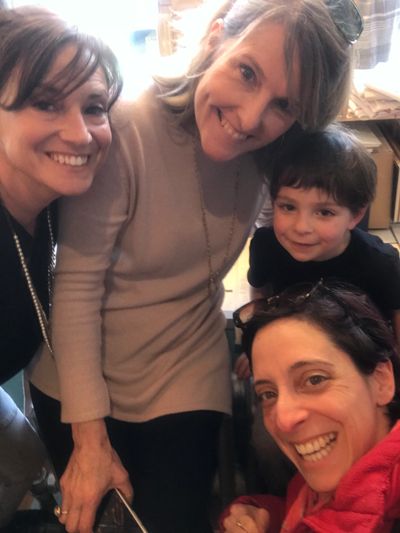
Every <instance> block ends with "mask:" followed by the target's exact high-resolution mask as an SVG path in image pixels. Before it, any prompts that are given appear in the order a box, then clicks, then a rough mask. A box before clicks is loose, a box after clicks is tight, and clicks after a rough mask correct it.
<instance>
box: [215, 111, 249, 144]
mask: <svg viewBox="0 0 400 533" xmlns="http://www.w3.org/2000/svg"><path fill="white" fill-rule="evenodd" d="M219 117H220V123H221V126H222V127H223V128H224V130H225V131H226V132H227V133H229V135H230V136H231V137H233V138H234V139H235V141H244V140H245V139H246V135H243V133H239V132H238V131H236V130H235V129H233V127H232V126H231V125H230V124H229V122H228V121H227V120H226V118H225V117H224V116H223V115H221V113H220V114H219Z"/></svg>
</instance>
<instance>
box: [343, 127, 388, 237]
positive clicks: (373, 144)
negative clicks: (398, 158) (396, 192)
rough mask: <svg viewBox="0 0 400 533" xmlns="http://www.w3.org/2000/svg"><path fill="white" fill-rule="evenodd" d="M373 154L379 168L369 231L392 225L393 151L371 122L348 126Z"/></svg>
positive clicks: (370, 213) (369, 220)
mask: <svg viewBox="0 0 400 533" xmlns="http://www.w3.org/2000/svg"><path fill="white" fill-rule="evenodd" d="M347 126H348V127H350V128H351V129H353V130H354V133H355V134H356V135H357V137H358V138H359V139H360V141H361V142H362V143H363V144H364V146H365V147H366V148H367V149H368V151H369V152H370V153H371V156H372V158H373V160H374V161H375V164H376V167H377V183H376V195H375V199H374V201H373V202H372V205H371V209H370V212H369V219H368V228H369V229H387V228H389V227H390V223H391V219H392V217H391V206H392V179H393V160H394V154H393V150H392V148H391V147H390V145H389V143H388V142H387V140H386V138H385V137H384V135H383V133H382V132H381V131H380V129H379V128H378V127H377V126H376V125H375V124H373V123H371V122H368V123H366V122H363V123H354V124H347Z"/></svg>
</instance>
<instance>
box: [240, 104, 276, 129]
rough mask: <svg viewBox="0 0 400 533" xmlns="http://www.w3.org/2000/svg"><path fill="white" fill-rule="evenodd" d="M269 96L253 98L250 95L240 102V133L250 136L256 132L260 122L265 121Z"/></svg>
mask: <svg viewBox="0 0 400 533" xmlns="http://www.w3.org/2000/svg"><path fill="white" fill-rule="evenodd" d="M270 100H271V98H270V96H269V95H267V96H266V95H262V94H258V95H256V96H254V95H253V94H250V95H249V96H248V97H247V98H245V99H244V100H243V101H242V107H241V111H240V116H239V121H240V129H241V131H242V132H244V133H246V134H248V135H250V134H252V133H253V132H255V131H257V129H258V128H259V127H260V125H261V124H262V122H263V121H264V120H265V118H266V115H267V113H268V108H269V103H270Z"/></svg>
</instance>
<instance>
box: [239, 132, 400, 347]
mask: <svg viewBox="0 0 400 533" xmlns="http://www.w3.org/2000/svg"><path fill="white" fill-rule="evenodd" d="M375 183H376V166H375V163H374V162H373V160H372V159H371V157H370V156H369V155H368V153H367V152H366V150H365V149H364V148H363V147H362V145H361V144H360V143H359V142H358V140H357V138H356V137H355V136H354V135H353V134H352V133H351V132H350V131H349V130H347V129H346V128H344V127H343V126H340V125H337V124H333V125H331V126H328V127H327V128H326V129H325V130H323V131H319V132H314V133H304V134H303V135H302V136H301V137H300V138H297V139H296V140H295V141H294V142H292V143H289V144H288V145H287V146H284V147H283V149H282V153H280V154H279V160H278V162H277V163H276V165H275V167H274V169H273V172H272V176H271V182H270V192H271V199H272V203H273V213H274V214H273V227H272V228H267V227H262V228H259V229H258V230H257V231H256V232H255V234H254V237H253V239H252V242H251V245H250V269H249V272H248V280H249V283H250V284H251V285H252V286H253V287H255V288H256V289H258V291H257V294H258V295H261V296H269V295H271V294H275V293H278V292H280V291H281V290H282V289H284V288H285V287H287V286H288V285H292V284H293V283H297V282H302V281H311V282H313V281H318V280H319V279H321V278H324V279H328V278H335V279H337V280H342V281H345V282H348V283H352V284H354V285H356V286H358V287H360V288H361V289H363V290H364V291H365V292H367V294H368V295H369V296H370V298H371V299H372V300H373V301H374V302H375V304H376V305H377V306H378V307H379V308H380V310H381V312H382V313H383V315H384V316H385V317H387V318H388V319H389V320H391V321H392V322H393V327H394V330H395V332H396V336H397V338H398V339H399V338H400V261H399V254H398V251H397V250H396V249H395V248H393V247H392V246H391V245H389V244H385V243H384V242H382V240H381V239H380V238H379V237H376V236H374V235H371V234H369V233H367V232H365V231H363V230H361V229H359V228H357V227H356V226H357V224H358V223H359V222H360V221H361V219H362V218H363V216H364V214H365V212H366V210H367V209H368V207H369V205H370V203H371V201H372V200H373V197H374V194H375Z"/></svg>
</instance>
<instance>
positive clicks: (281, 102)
mask: <svg viewBox="0 0 400 533" xmlns="http://www.w3.org/2000/svg"><path fill="white" fill-rule="evenodd" d="M275 107H276V109H277V110H278V111H279V112H280V113H283V114H284V115H289V116H293V117H294V116H295V112H294V109H293V108H292V106H291V105H290V102H289V100H288V99H287V98H278V99H277V100H276V101H275Z"/></svg>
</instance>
